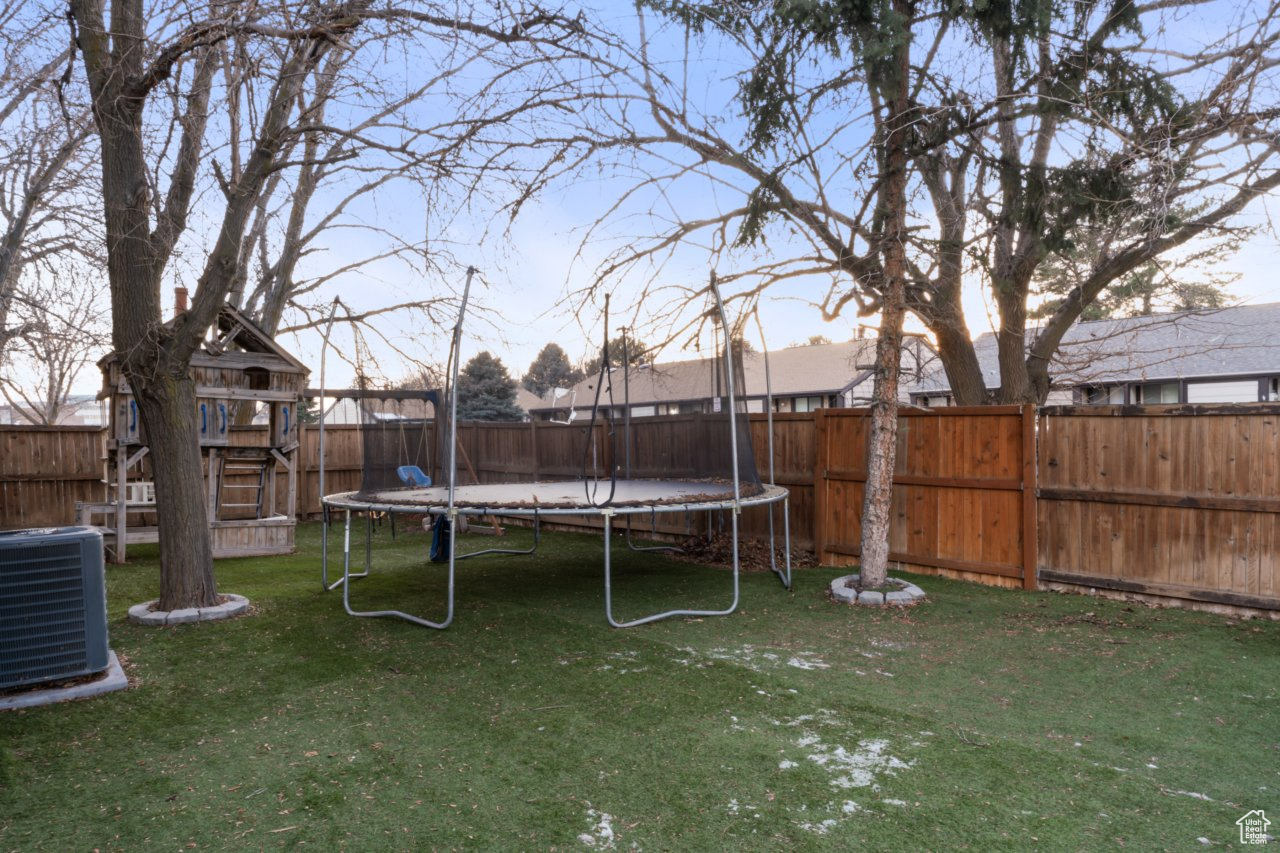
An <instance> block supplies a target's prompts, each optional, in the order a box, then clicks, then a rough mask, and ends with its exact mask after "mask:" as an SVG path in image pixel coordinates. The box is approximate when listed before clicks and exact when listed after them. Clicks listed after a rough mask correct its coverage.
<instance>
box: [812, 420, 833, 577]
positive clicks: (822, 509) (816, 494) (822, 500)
mask: <svg viewBox="0 0 1280 853" xmlns="http://www.w3.org/2000/svg"><path fill="white" fill-rule="evenodd" d="M813 433H814V436H813V448H814V452H813V553H814V556H815V557H817V558H818V565H823V556H824V555H823V550H824V549H825V548H826V547H827V467H828V466H827V463H828V460H829V458H830V453H829V451H828V448H827V415H826V411H825V410H823V409H815V410H814V411H813Z"/></svg>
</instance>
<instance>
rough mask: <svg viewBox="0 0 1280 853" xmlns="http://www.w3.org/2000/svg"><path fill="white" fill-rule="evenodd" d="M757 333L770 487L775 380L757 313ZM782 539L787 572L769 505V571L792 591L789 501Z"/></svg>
mask: <svg viewBox="0 0 1280 853" xmlns="http://www.w3.org/2000/svg"><path fill="white" fill-rule="evenodd" d="M755 318H756V331H758V332H759V333H760V346H761V349H762V351H763V353H764V401H765V402H764V410H765V419H766V421H767V423H768V427H767V428H768V430H769V439H768V446H769V485H771V486H776V485H777V484H778V481H777V479H776V477H777V475H776V474H775V473H774V456H773V380H772V377H771V376H770V375H769V344H768V343H766V342H765V339H764V326H763V325H762V324H761V322H760V315H759V314H758V313H757V314H756V315H755ZM782 524H783V528H782V537H783V549H784V550H783V554H784V560H785V563H786V572H785V573H783V572H782V570H780V569H779V568H778V549H777V548H776V547H774V542H776V541H777V539H776V537H775V536H774V532H773V504H769V569H770V570H771V571H772V572H773V573H774V574H775V575H777V576H778V580H780V581H782V585H783V586H784V587H786V588H787V589H791V518H790V506H789V502H788V501H783V502H782Z"/></svg>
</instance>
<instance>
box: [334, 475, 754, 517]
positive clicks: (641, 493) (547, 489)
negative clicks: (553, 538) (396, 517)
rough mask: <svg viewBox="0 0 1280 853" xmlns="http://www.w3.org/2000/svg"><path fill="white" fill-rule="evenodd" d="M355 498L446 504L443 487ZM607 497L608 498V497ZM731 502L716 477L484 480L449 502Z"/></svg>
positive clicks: (584, 506)
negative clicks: (532, 480)
mask: <svg viewBox="0 0 1280 853" xmlns="http://www.w3.org/2000/svg"><path fill="white" fill-rule="evenodd" d="M765 491H766V489H765V488H764V487H763V486H761V485H760V484H758V483H743V484H742V486H741V496H742V498H744V499H745V498H751V497H755V496H758V495H761V494H764V493H765ZM351 497H353V498H354V499H355V500H356V501H366V502H368V503H370V504H384V505H394V506H414V507H423V508H424V509H426V508H432V507H442V506H446V505H447V504H448V503H449V490H448V488H447V487H445V486H430V487H427V488H402V489H383V490H380V491H376V492H363V493H360V494H358V495H352V496H351ZM611 498H612V499H611ZM732 501H733V483H732V482H724V481H720V480H618V481H617V483H616V485H612V486H611V484H610V482H609V481H608V480H588V481H585V482H584V481H582V480H565V481H559V482H537V483H483V484H480V485H467V486H458V487H457V488H456V489H455V490H454V498H453V502H454V506H456V507H460V508H462V507H482V508H484V509H486V510H502V509H512V510H524V511H528V510H536V509H558V510H573V509H577V510H582V511H583V512H587V513H590V512H594V511H597V510H598V509H599V508H600V507H602V506H604V505H608V506H612V507H647V506H669V505H677V506H679V505H684V504H707V503H717V502H725V503H732Z"/></svg>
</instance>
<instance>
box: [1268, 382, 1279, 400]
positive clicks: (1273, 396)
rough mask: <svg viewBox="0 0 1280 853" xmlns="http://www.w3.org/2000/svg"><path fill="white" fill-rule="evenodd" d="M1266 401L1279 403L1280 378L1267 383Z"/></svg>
mask: <svg viewBox="0 0 1280 853" xmlns="http://www.w3.org/2000/svg"><path fill="white" fill-rule="evenodd" d="M1267 399H1268V400H1270V401H1271V402H1273V403H1275V402H1280V378H1277V379H1272V380H1270V381H1269V382H1267Z"/></svg>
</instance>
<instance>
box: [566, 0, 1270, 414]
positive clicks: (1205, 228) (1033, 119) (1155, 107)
mask: <svg viewBox="0 0 1280 853" xmlns="http://www.w3.org/2000/svg"><path fill="white" fill-rule="evenodd" d="M654 5H655V6H660V8H661V9H662V11H663V14H664V15H665V16H668V17H674V18H675V19H677V20H679V21H680V22H681V23H682V24H683V25H685V28H682V29H678V30H677V31H675V32H672V31H671V29H670V28H669V27H667V28H661V29H658V30H656V31H655V32H656V35H653V36H649V35H647V34H646V33H644V32H640V35H639V36H638V37H637V36H636V35H628V36H625V37H624V36H620V35H615V36H613V37H612V38H610V37H608V36H604V37H602V38H601V39H600V42H599V45H600V46H599V47H598V48H597V49H596V51H595V52H596V54H597V55H598V56H602V57H605V59H602V60H599V61H598V64H597V67H598V68H599V73H598V77H597V78H596V79H595V80H594V81H593V85H594V86H595V87H596V88H597V90H598V91H599V93H600V94H599V95H598V97H597V103H598V105H599V107H600V108H599V109H598V110H596V111H592V112H584V113H581V114H579V115H578V116H576V118H579V119H580V120H581V121H580V124H579V125H577V126H575V127H574V128H573V129H572V130H565V131H564V132H563V135H562V138H563V139H564V140H565V145H566V147H567V148H571V149H572V152H573V153H572V156H570V155H566V157H565V158H564V162H575V159H576V158H582V159H586V160H594V159H595V158H599V157H604V156H613V159H614V161H615V162H618V161H622V165H623V166H624V167H627V168H631V169H635V170H636V171H637V172H638V173H639V176H638V177H637V179H636V180H634V181H633V182H632V183H631V184H630V186H628V187H626V188H624V189H623V190H622V191H620V192H619V193H618V194H617V199H618V200H617V201H616V202H615V203H613V204H612V206H611V207H610V208H609V209H608V210H607V211H606V213H605V215H604V216H603V217H602V218H601V220H600V223H599V224H598V225H597V226H596V227H594V228H591V229H588V230H587V232H586V234H585V235H584V236H585V238H586V239H587V240H593V239H597V238H599V237H600V236H601V235H604V234H605V233H606V232H607V231H608V230H609V229H608V228H607V227H606V226H609V227H611V228H613V229H614V231H615V233H616V232H617V223H618V222H619V221H624V222H627V223H629V224H630V225H631V226H632V227H631V230H630V231H629V232H628V233H626V234H625V235H624V236H623V237H622V238H620V239H618V240H617V244H616V245H617V248H616V250H615V251H614V252H613V253H612V255H611V256H610V258H609V259H608V261H607V262H606V263H605V264H603V265H602V266H601V267H600V268H599V269H598V271H597V273H598V277H599V281H600V282H601V283H602V284H603V283H605V282H615V281H618V280H620V279H623V278H625V277H638V278H641V279H642V280H654V279H656V278H657V277H658V276H657V273H656V271H657V270H660V269H662V268H663V266H664V264H666V263H667V262H668V261H669V260H670V259H671V258H672V257H673V256H675V255H677V254H678V253H680V252H682V251H687V250H688V249H689V247H697V248H698V249H700V250H702V251H703V252H705V253H706V254H707V255H708V256H710V257H712V258H713V263H714V264H715V266H716V267H717V269H719V270H720V271H721V280H722V282H724V283H731V282H733V281H734V280H735V279H736V280H737V281H738V283H739V288H740V290H739V298H741V299H743V300H745V301H746V302H747V303H748V304H750V302H751V301H752V300H754V299H756V298H758V297H759V295H760V294H761V293H762V292H763V291H764V290H765V289H767V288H771V287H776V286H784V287H785V286H787V285H791V286H792V287H807V288H809V292H811V293H819V294H820V295H819V296H817V297H815V298H814V299H813V301H814V302H815V304H816V305H817V307H818V308H820V309H821V311H822V313H823V314H824V316H826V317H828V318H830V317H834V316H836V315H839V314H840V313H842V312H844V311H846V310H850V309H856V310H858V311H859V312H860V313H874V312H875V311H877V310H879V309H880V307H881V305H882V302H883V299H884V296H885V293H884V291H883V289H882V285H881V284H880V283H879V282H887V281H888V279H886V278H883V277H882V275H881V273H882V270H881V269H880V268H879V263H878V260H877V256H876V251H875V242H874V240H873V239H872V237H873V230H872V228H871V225H872V222H873V220H874V216H875V211H876V201H875V200H876V199H877V198H878V193H879V186H878V183H877V182H878V181H879V180H880V179H881V178H882V174H881V172H880V171H878V170H877V169H876V168H875V167H874V158H873V157H872V156H871V154H872V152H871V150H870V147H869V144H870V140H871V139H872V138H873V134H872V132H871V130H870V129H871V127H872V124H873V120H874V104H873V103H872V101H871V100H870V98H869V97H868V94H867V91H868V89H867V78H866V76H865V74H864V73H863V72H862V70H861V69H859V68H857V67H854V66H852V65H851V64H850V63H848V62H842V61H841V60H840V58H837V57H834V56H833V55H831V54H830V53H829V51H827V49H828V48H830V47H831V46H832V45H833V44H835V43H836V41H837V39H835V38H829V39H827V40H826V41H825V42H813V43H810V44H809V45H807V46H806V47H805V48H804V49H802V50H798V51H791V50H790V49H789V44H790V42H789V41H788V34H787V33H786V31H785V29H783V28H779V27H777V26H775V24H776V22H777V20H778V16H779V15H781V14H783V13H784V12H785V10H786V9H791V8H792V7H791V5H789V4H787V5H785V6H784V5H775V4H772V3H761V4H741V5H736V6H733V7H726V6H721V5H718V4H699V3H671V4H654ZM1208 5H1210V4H1207V3H1202V2H1198V0H1175V2H1172V3H1155V4H1148V5H1145V6H1137V5H1132V4H1110V3H1102V2H1084V3H1078V2H1070V3H1068V2H1058V0H1046V2H1043V3H1032V4H1014V5H1009V4H979V5H976V6H973V7H970V6H968V5H963V6H958V7H957V6H945V7H944V6H941V5H939V4H935V3H926V2H920V3H915V4H910V5H909V7H908V8H907V9H905V10H904V12H903V14H905V15H906V16H907V17H908V19H909V20H910V27H909V29H910V32H911V34H912V39H913V44H916V45H917V46H918V49H917V50H915V51H914V53H913V64H912V66H911V69H910V77H911V82H910V84H909V91H908V100H909V106H910V110H911V114H912V116H913V120H912V124H911V128H910V137H911V138H910V141H909V153H910V158H909V162H910V171H909V176H910V180H909V185H908V199H909V204H910V208H909V214H908V221H907V226H906V228H907V234H908V238H907V241H906V248H907V258H906V263H907V267H908V274H909V280H908V282H907V287H906V292H905V299H906V305H907V308H908V309H909V310H910V311H912V312H913V313H915V314H916V315H917V316H918V317H920V318H921V320H922V321H923V322H924V323H925V324H926V325H927V326H928V328H929V329H930V331H931V332H932V333H933V335H934V337H935V339H936V340H937V343H938V349H939V352H940V355H941V358H942V361H943V363H944V366H945V368H946V371H947V374H948V379H949V381H950V385H951V387H952V389H953V390H954V392H955V395H956V399H957V402H960V403H963V404H978V403H983V402H991V401H1002V402H1020V401H1035V400H1039V399H1043V397H1044V395H1045V394H1047V391H1048V373H1047V371H1048V366H1049V364H1050V363H1051V360H1052V356H1053V353H1054V352H1055V350H1056V349H1057V347H1058V344H1059V343H1060V341H1061V339H1062V335H1063V334H1064V333H1065V331H1066V330H1067V329H1068V328H1070V326H1071V325H1072V324H1073V323H1074V322H1076V321H1077V320H1078V319H1079V317H1080V314H1081V312H1082V311H1083V310H1084V308H1085V307H1087V306H1088V305H1090V304H1092V303H1093V302H1094V301H1095V300H1097V299H1098V298H1099V297H1100V295H1102V294H1103V293H1104V292H1105V291H1106V290H1107V288H1108V287H1110V286H1111V285H1112V284H1113V283H1114V282H1116V281H1118V280H1120V279H1121V278H1122V277H1123V276H1125V275H1127V274H1128V273H1129V272H1132V271H1133V270H1136V269H1138V268H1140V267H1142V266H1143V265H1144V264H1147V263H1148V262H1150V261H1152V260H1156V259H1159V258H1162V257H1169V256H1170V253H1173V252H1176V251H1181V250H1182V249H1183V247H1187V251H1191V252H1193V253H1194V252H1196V251H1199V249H1198V248H1195V247H1198V245H1199V242H1200V241H1202V240H1204V239H1206V238H1210V239H1211V238H1214V237H1216V236H1219V235H1222V234H1224V233H1226V232H1227V231H1229V230H1230V229H1232V228H1234V227H1236V226H1237V225H1238V223H1239V221H1240V217H1241V214H1242V213H1243V212H1245V211H1246V208H1248V207H1249V205H1250V204H1251V203H1252V202H1254V201H1255V200H1257V199H1259V198H1261V197H1262V196H1264V195H1265V194H1266V193H1268V192H1270V191H1272V190H1273V189H1275V188H1276V187H1277V186H1280V168H1278V167H1280V149H1278V147H1277V143H1276V138H1277V137H1276V134H1277V123H1278V122H1280V110H1278V109H1277V108H1276V106H1275V104H1274V97H1273V95H1272V93H1273V92H1274V84H1275V76H1276V67H1277V61H1278V60H1280V44H1278V40H1280V14H1278V12H1280V7H1278V6H1277V4H1276V3H1275V2H1269V3H1267V4H1266V6H1265V8H1259V7H1256V6H1247V7H1242V8H1240V9H1238V10H1236V11H1235V15H1236V17H1235V19H1234V21H1233V22H1232V24H1231V25H1230V26H1229V28H1227V29H1226V30H1225V31H1224V32H1222V33H1220V34H1219V35H1217V36H1215V37H1213V38H1205V39H1204V43H1203V45H1201V49H1199V50H1195V51H1191V50H1188V51H1184V52H1181V53H1180V52H1177V51H1174V50H1172V49H1170V48H1168V47H1167V46H1166V45H1167V44H1169V42H1170V40H1169V39H1168V38H1166V35H1167V33H1169V32H1170V31H1172V30H1176V29H1178V28H1179V27H1181V28H1182V29H1183V33H1182V38H1183V39H1184V40H1185V39H1186V38H1187V35H1186V24H1185V23H1184V21H1183V19H1184V18H1186V17H1187V16H1190V15H1194V14H1196V13H1197V11H1198V10H1199V9H1200V7H1202V6H1208ZM873 7H874V8H879V6H878V5H876V4H871V5H870V6H868V7H867V9H868V10H869V9H872V8H873ZM795 10H799V11H795ZM793 11H794V12H795V14H798V15H812V16H813V19H814V20H818V21H825V22H827V23H832V22H834V23H835V24H837V25H838V24H839V22H841V21H842V20H843V18H842V15H845V14H848V15H851V16H853V17H856V16H857V14H860V13H858V11H857V9H855V8H853V7H851V6H850V7H846V6H842V5H841V4H839V3H827V2H816V3H812V4H801V5H800V6H797V7H795V9H794V10H793ZM864 11H865V10H864ZM1223 11H1224V10H1223V9H1222V8H1219V9H1218V12H1219V13H1221V12H1223ZM1227 11H1230V10H1227ZM867 14H870V12H868V13H867ZM652 25H653V19H652V18H648V17H645V16H643V15H642V16H641V24H640V25H639V26H638V30H640V31H643V30H644V29H645V28H646V27H648V28H652ZM833 31H838V26H836V27H834V28H833ZM1202 32H1207V31H1202ZM1197 35H1199V33H1197ZM681 39H684V40H685V41H684V47H683V48H682V47H681V41H680V40H681ZM632 45H634V47H633V46H632ZM784 48H785V49H784ZM713 62H715V63H718V64H716V65H714V66H712V65H709V63H713ZM713 76H722V77H724V78H727V79H730V80H732V81H734V82H735V83H736V85H737V91H736V92H729V93H726V91H725V88H724V87H723V86H717V85H715V84H713V83H710V82H708V80H707V78H708V77H713ZM775 84H777V86H785V87H786V88H787V89H788V91H789V92H790V97H789V98H788V99H786V100H778V99H772V100H770V98H772V96H771V95H770V96H769V97H765V95H767V94H768V93H769V92H770V91H771V87H772V88H776V86H775ZM742 113H746V114H747V115H748V116H752V115H758V116H763V117H765V118H767V119H768V123H767V124H766V125H758V126H757V127H758V128H764V130H763V133H761V131H760V130H759V129H756V130H753V129H752V123H751V122H750V121H748V120H741V121H737V120H735V119H734V116H735V115H739V114H742ZM619 151H627V152H636V151H641V152H644V154H643V155H634V157H635V159H633V160H629V161H627V160H624V158H623V157H621V156H619V155H617V154H616V153H615V152H619ZM645 157H647V158H651V159H643V158H645ZM641 163H643V164H644V166H639V165H637V164H641ZM695 187H698V188H700V191H699V190H695V189H693V188H695ZM646 208H647V210H648V212H644V211H645V210H646ZM1186 211H1194V213H1192V214H1187V213H1186ZM1088 235H1092V238H1096V244H1097V245H1099V246H1100V248H1101V250H1100V251H1099V252H1098V254H1097V256H1096V257H1095V258H1094V260H1093V263H1092V264H1091V265H1090V269H1089V270H1088V273H1087V275H1086V276H1085V277H1084V278H1083V279H1082V280H1081V282H1080V284H1079V285H1078V286H1077V287H1074V288H1073V289H1072V291H1071V293H1070V294H1069V298H1067V299H1064V300H1063V303H1062V305H1061V306H1060V308H1059V310H1057V311H1055V312H1054V314H1053V315H1052V316H1051V317H1049V318H1048V319H1047V321H1046V322H1045V324H1044V326H1043V328H1041V329H1040V330H1039V331H1037V332H1033V333H1032V337H1031V339H1028V311H1029V308H1028V300H1029V298H1030V297H1031V295H1032V293H1033V282H1034V280H1035V274H1036V271H1037V270H1038V269H1039V268H1040V266H1041V265H1042V264H1044V263H1045V261H1046V259H1047V258H1049V257H1051V256H1052V255H1053V253H1054V252H1057V251H1060V250H1063V249H1065V248H1066V247H1069V246H1070V245H1072V244H1073V243H1081V242H1083V241H1084V240H1085V238H1086V236H1088ZM975 279H976V280H978V281H980V282H981V283H982V285H983V286H985V287H986V288H987V289H988V290H989V291H990V294H991V299H992V302H993V303H994V305H995V306H996V308H997V310H998V312H999V329H998V330H997V336H998V338H999V342H1000V348H999V351H1000V365H1001V384H1000V388H999V390H998V391H996V392H994V393H991V392H989V391H988V389H987V387H986V385H985V383H984V381H983V376H982V372H981V369H980V367H979V365H978V359H977V355H976V353H975V351H974V348H973V340H972V337H973V336H972V334H971V331H970V319H971V318H967V317H966V316H965V313H964V310H963V306H962V302H961V295H962V292H963V289H964V286H965V283H966V281H968V280H975ZM823 288H825V293H822V289H823ZM663 289H664V286H657V287H653V288H651V292H650V294H649V296H651V297H652V296H658V297H661V296H662V291H663ZM667 293H668V294H669V295H670V296H671V297H673V298H677V299H678V298H680V297H682V296H683V294H682V293H680V292H679V291H678V290H669V291H667Z"/></svg>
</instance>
